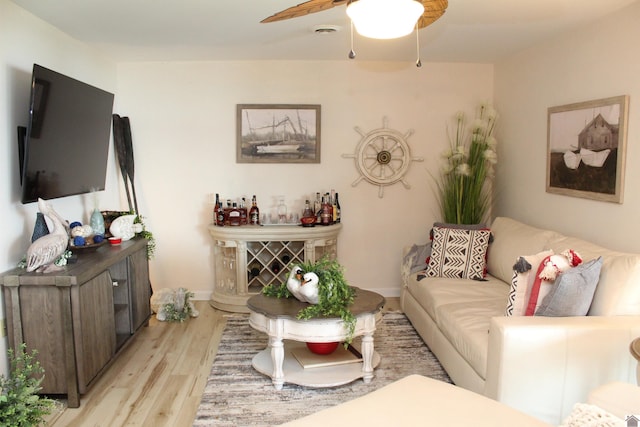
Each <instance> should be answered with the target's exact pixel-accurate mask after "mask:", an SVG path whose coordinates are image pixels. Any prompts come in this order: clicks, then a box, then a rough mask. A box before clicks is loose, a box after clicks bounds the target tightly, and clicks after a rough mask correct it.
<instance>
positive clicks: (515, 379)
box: [484, 316, 640, 425]
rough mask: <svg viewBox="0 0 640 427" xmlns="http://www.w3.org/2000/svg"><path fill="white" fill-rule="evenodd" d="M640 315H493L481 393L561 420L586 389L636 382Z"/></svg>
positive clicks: (584, 396)
mask: <svg viewBox="0 0 640 427" xmlns="http://www.w3.org/2000/svg"><path fill="white" fill-rule="evenodd" d="M639 334H640V316H606V317H605V316H584V317H537V316H534V317H524V316H522V317H520V316H519V317H494V318H492V319H491V326H490V329H489V350H488V354H487V378H486V383H485V391H484V394H485V395H486V396H488V397H491V398H493V399H496V400H498V401H500V402H503V403H506V404H507V405H509V406H512V407H514V408H516V409H519V410H521V411H523V412H525V413H528V414H530V415H533V416H535V417H537V418H540V419H542V420H544V421H546V422H548V423H550V424H554V425H557V424H560V422H561V421H562V419H564V417H566V416H567V415H568V414H569V413H570V412H571V409H572V407H573V405H574V404H575V403H577V402H586V400H587V395H588V393H589V391H590V390H592V389H595V388H596V387H598V386H600V385H602V384H605V383H608V382H612V381H622V382H628V383H634V382H635V370H636V361H635V359H634V358H633V357H632V356H631V353H630V352H629V344H630V343H631V341H633V339H634V338H635V337H637V336H638V335H639Z"/></svg>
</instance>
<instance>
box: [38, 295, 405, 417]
mask: <svg viewBox="0 0 640 427" xmlns="http://www.w3.org/2000/svg"><path fill="white" fill-rule="evenodd" d="M195 305H196V308H197V309H198V310H199V311H200V316H199V317H197V318H192V319H189V320H187V321H185V322H184V323H166V322H158V321H157V320H156V319H155V317H153V318H152V319H151V320H150V322H149V326H148V327H146V328H144V329H143V330H142V331H140V333H139V334H138V335H137V336H136V337H135V338H134V339H133V341H132V342H131V344H130V345H129V346H128V347H127V348H126V349H125V350H124V351H123V352H122V353H121V354H120V355H119V356H118V358H117V359H116V361H115V362H114V363H113V364H112V365H111V366H110V367H109V368H108V369H107V371H106V372H105V373H104V374H103V375H102V377H101V378H100V379H99V380H98V381H97V382H96V383H95V384H94V385H93V386H92V387H91V389H90V390H89V392H88V393H87V394H85V395H83V396H81V400H80V407H79V408H66V409H64V410H62V411H58V412H56V413H54V414H52V416H50V417H49V419H48V422H47V424H46V425H47V426H51V427H67V426H78V427H80V426H92V427H119V426H149V427H162V426H167V427H169V426H170V427H182V426H191V425H192V423H193V420H194V418H195V415H196V412H197V409H198V405H199V404H200V399H201V397H202V392H203V390H204V386H205V384H206V382H207V377H208V376H209V372H210V371H211V365H212V364H213V359H214V358H215V355H216V352H217V351H218V344H219V343H220V337H221V335H222V331H223V330H224V327H225V325H226V318H227V317H228V316H229V313H226V312H223V311H219V310H216V309H213V308H211V306H209V304H208V302H207V301H196V302H195ZM385 310H399V301H398V298H387V305H386V307H385Z"/></svg>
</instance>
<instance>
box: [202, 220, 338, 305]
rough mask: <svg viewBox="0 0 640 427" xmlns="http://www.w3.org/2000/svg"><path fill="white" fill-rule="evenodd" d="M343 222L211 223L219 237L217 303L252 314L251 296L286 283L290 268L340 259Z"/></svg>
mask: <svg viewBox="0 0 640 427" xmlns="http://www.w3.org/2000/svg"><path fill="white" fill-rule="evenodd" d="M341 229H342V225H341V224H334V225H327V226H315V227H301V226H298V225H271V226H255V225H248V226H236V227H226V226H225V227H220V226H216V225H210V226H209V232H210V234H211V236H212V237H213V239H214V243H213V257H214V263H215V281H214V286H213V293H212V294H211V301H210V304H211V306H213V307H215V308H218V309H220V310H225V311H231V312H240V313H248V312H249V309H248V308H247V300H248V299H249V298H250V297H251V296H253V295H256V294H259V293H260V292H261V291H262V288H263V287H264V286H266V285H270V284H273V283H275V284H282V283H285V282H286V280H287V278H288V276H289V270H290V266H291V265H294V264H295V263H296V262H303V261H310V262H314V261H317V260H319V259H320V258H322V257H323V256H324V255H327V256H329V257H331V258H336V257H337V245H338V233H339V232H340V230H341Z"/></svg>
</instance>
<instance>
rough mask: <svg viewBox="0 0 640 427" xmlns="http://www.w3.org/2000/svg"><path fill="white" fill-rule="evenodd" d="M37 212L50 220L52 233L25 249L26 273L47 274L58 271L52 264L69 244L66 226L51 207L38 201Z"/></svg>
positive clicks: (40, 200) (42, 201)
mask: <svg viewBox="0 0 640 427" xmlns="http://www.w3.org/2000/svg"><path fill="white" fill-rule="evenodd" d="M38 210H39V211H40V212H41V213H42V214H43V215H44V216H46V217H47V218H49V219H50V220H51V222H52V223H53V231H51V232H50V233H49V234H47V235H44V236H42V237H40V238H39V239H37V240H36V241H35V242H33V243H32V244H31V246H29V249H27V271H29V272H31V271H36V272H38V273H48V272H50V271H56V270H59V269H60V267H58V266H57V265H55V264H54V262H55V260H56V259H58V257H59V256H60V255H62V254H63V253H64V251H65V250H66V249H67V245H68V244H69V233H68V225H67V223H66V221H65V220H63V219H62V217H60V215H58V213H57V212H56V211H54V210H53V208H52V207H51V205H50V204H49V203H47V202H45V201H44V200H42V199H38Z"/></svg>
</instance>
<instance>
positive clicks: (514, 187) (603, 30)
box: [495, 2, 640, 252]
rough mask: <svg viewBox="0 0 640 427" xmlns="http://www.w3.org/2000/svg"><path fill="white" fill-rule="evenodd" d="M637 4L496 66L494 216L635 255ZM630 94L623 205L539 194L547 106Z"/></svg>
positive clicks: (638, 202)
mask: <svg viewBox="0 0 640 427" xmlns="http://www.w3.org/2000/svg"><path fill="white" fill-rule="evenodd" d="M638 22H640V2H635V3H634V4H633V5H631V6H629V7H627V8H625V9H623V10H622V11H620V12H618V13H616V14H614V15H612V16H610V17H607V18H605V19H602V20H601V21H599V22H596V23H595V24H594V25H591V26H590V27H585V28H581V29H579V30H578V31H575V32H572V33H570V34H566V35H564V36H563V37H559V38H556V39H554V40H549V41H548V42H547V43H544V44H541V45H538V46H536V47H534V48H531V49H528V50H526V51H523V52H520V53H519V54H517V55H515V56H513V57H512V58H509V59H508V60H505V61H503V62H500V63H498V64H496V68H495V82H496V83H495V86H496V92H495V99H496V105H497V107H498V108H499V109H500V111H501V113H502V121H501V128H500V131H499V136H500V140H501V145H500V150H499V156H500V163H499V167H498V173H497V182H498V186H499V188H498V204H497V212H498V214H500V215H508V216H512V217H514V218H517V219H520V220H523V221H525V222H528V223H531V224H534V225H538V226H541V227H545V228H553V229H556V230H559V231H562V232H564V233H567V234H572V235H578V236H581V237H584V238H587V239H589V240H593V241H595V242H598V243H600V244H601V245H603V246H607V247H611V248H614V249H618V250H624V251H633V252H638V251H640V241H639V240H638V235H639V231H640V227H639V226H638V213H639V212H640V187H638V182H640V145H639V142H640V138H639V132H640V127H639V123H640V108H638V103H639V102H640V79H639V78H638V76H640V57H638V55H637V42H638V40H640V26H638ZM617 95H630V109H629V128H628V131H629V132H628V141H627V144H628V145H627V156H626V160H627V165H626V176H625V182H626V185H625V188H624V203H623V204H615V203H606V202H598V201H592V200H587V199H581V198H574V197H567V196H562V195H554V194H547V193H546V192H545V182H546V181H545V174H546V150H547V108H548V107H552V106H557V105H564V104H570V103H574V102H581V101H588V100H594V99H601V98H607V97H611V96H617Z"/></svg>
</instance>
